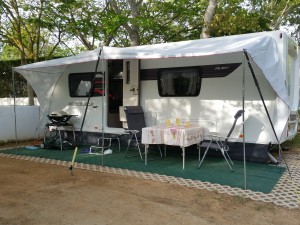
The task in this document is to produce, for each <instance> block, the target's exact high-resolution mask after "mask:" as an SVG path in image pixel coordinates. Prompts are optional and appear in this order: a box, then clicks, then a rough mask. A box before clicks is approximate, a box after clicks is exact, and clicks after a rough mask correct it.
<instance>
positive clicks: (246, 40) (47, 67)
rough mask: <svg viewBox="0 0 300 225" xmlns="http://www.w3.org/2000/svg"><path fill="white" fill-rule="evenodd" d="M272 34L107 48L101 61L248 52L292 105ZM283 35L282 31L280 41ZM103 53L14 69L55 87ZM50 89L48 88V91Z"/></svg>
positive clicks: (88, 53) (87, 54)
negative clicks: (72, 70)
mask: <svg viewBox="0 0 300 225" xmlns="http://www.w3.org/2000/svg"><path fill="white" fill-rule="evenodd" d="M269 33H270V32H261V33H252V34H244V35H234V36H227V37H218V38H210V39H200V40H191V41H181V42H173V43H163V44H154V45H143V46H135V47H126V48H116V47H103V48H102V50H101V59H159V58H180V57H205V56H209V55H222V54H228V53H234V52H243V50H246V51H247V52H248V53H249V55H250V56H251V58H252V59H253V61H254V62H255V63H256V65H257V66H258V67H259V68H260V69H261V70H262V71H263V73H264V75H265V77H266V79H267V80H268V81H269V83H270V85H271V86H272V87H273V89H274V90H275V92H276V93H277V95H278V96H279V97H280V98H281V99H282V100H283V101H284V102H285V103H286V104H287V105H289V98H288V93H287V88H286V85H285V71H284V69H283V66H282V64H283V63H282V62H281V56H280V51H279V49H278V46H277V44H276V40H275V39H274V38H273V37H272V36H271V35H270V34H269ZM273 33H274V32H273ZM283 34H284V33H282V32H279V31H278V37H279V35H283ZM99 51H100V49H96V50H94V51H87V52H83V53H81V54H78V55H76V56H70V57H65V58H60V59H54V60H49V61H44V62H38V63H33V64H28V65H24V66H19V67H16V68H14V70H15V71H17V72H18V73H20V74H22V75H23V76H24V77H25V78H26V79H30V80H32V79H34V77H35V76H43V75H47V76H45V79H48V81H49V82H50V83H52V84H53V83H56V82H57V80H58V78H59V77H60V75H61V74H62V73H63V71H64V70H65V69H66V67H67V66H68V65H71V64H77V63H84V62H92V61H97V59H98V55H99ZM241 60H243V59H241ZM50 80H51V81H50ZM44 84H45V82H44ZM47 86H48V85H47ZM46 88H47V87H44V89H46ZM49 88H50V84H49Z"/></svg>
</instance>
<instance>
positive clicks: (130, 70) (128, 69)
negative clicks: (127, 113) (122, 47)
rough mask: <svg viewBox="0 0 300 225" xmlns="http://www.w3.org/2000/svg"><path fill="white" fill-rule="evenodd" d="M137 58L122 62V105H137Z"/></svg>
mask: <svg viewBox="0 0 300 225" xmlns="http://www.w3.org/2000/svg"><path fill="white" fill-rule="evenodd" d="M139 69H140V68H139V60H138V59H136V60H124V62H123V73H124V75H123V106H133V105H139Z"/></svg>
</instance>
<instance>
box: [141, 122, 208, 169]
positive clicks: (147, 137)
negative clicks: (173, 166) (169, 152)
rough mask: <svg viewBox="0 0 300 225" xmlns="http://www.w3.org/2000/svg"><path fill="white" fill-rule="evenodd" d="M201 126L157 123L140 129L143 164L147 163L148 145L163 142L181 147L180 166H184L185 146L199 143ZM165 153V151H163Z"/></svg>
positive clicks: (201, 132)
mask: <svg viewBox="0 0 300 225" xmlns="http://www.w3.org/2000/svg"><path fill="white" fill-rule="evenodd" d="M203 133H204V131H203V128H202V127H199V126H193V125H191V126H189V127H186V126H165V125H158V126H152V127H145V128H143V129H142V144H144V145H145V164H146V165H147V154H148V146H149V145H150V144H164V145H174V146H179V147H181V149H182V168H183V169H184V167H185V147H188V146H190V145H193V144H200V142H201V141H202V140H203ZM165 154H166V151H165Z"/></svg>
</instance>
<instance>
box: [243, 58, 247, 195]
mask: <svg viewBox="0 0 300 225" xmlns="http://www.w3.org/2000/svg"><path fill="white" fill-rule="evenodd" d="M245 70H246V67H245V54H244V58H243V112H245V86H246V85H245V82H246V81H245V73H246V72H245ZM243 155H244V189H245V190H246V189H247V167H246V144H245V113H243Z"/></svg>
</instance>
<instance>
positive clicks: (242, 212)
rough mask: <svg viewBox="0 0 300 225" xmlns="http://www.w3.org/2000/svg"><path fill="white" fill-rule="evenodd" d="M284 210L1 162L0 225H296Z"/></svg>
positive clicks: (292, 213) (296, 213) (295, 216)
mask: <svg viewBox="0 0 300 225" xmlns="http://www.w3.org/2000/svg"><path fill="white" fill-rule="evenodd" d="M299 221H300V209H299V208H298V209H286V208H283V207H280V206H276V205H274V204H272V203H268V204H266V203H262V202H257V201H252V200H249V199H243V198H241V197H232V196H229V195H226V194H218V193H216V192H210V191H206V190H197V189H194V188H188V187H181V186H178V185H174V184H169V183H160V182H156V181H150V180H141V179H138V178H131V177H126V176H119V175H113V174H106V173H100V172H93V171H87V170H80V169H74V174H73V176H71V175H70V172H69V170H68V168H67V167H62V166H57V165H50V164H43V163H37V162H29V161H23V160H17V159H8V158H2V157H0V225H4V224H5V225H6V224H7V225H50V224H51V225H54V224H55V225H60V224H61V225H68V224H70V225H71V224H72V225H81V224H82V225H93V224H95V225H96V224H97V225H99V224H100V225H102V224H105V225H106V224H107V225H110V224H118V225H119V224H130V225H132V224H143V225H145V224H146V225H147V224H172V225H176V224H184V225H188V224H197V225H202V224H205V225H207V224H223V225H229V224H238V225H241V224H243V225H248V224H253V225H254V224H255V225H258V224H259V225H261V224H262V225H263V224H268V225H269V224H272V225H282V224H285V225H289V224H295V225H296V224H297V225H299V224H300V222H299Z"/></svg>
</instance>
